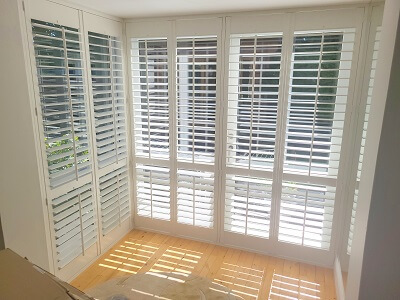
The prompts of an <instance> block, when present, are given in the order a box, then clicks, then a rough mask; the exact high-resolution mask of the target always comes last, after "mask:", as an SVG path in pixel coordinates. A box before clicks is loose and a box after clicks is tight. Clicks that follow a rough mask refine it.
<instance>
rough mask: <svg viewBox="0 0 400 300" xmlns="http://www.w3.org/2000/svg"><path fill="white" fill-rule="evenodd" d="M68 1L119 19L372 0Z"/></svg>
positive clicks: (366, 0) (369, 0)
mask: <svg viewBox="0 0 400 300" xmlns="http://www.w3.org/2000/svg"><path fill="white" fill-rule="evenodd" d="M68 2H71V3H75V4H79V5H80V6H84V7H87V8H91V9H94V10H97V11H100V12H103V13H107V14H110V15H113V16H117V17H121V18H135V17H156V16H177V15H193V14H207V13H221V12H235V11H252V10H260V9H263V10H268V9H277V8H290V7H307V6H322V5H323V6H326V5H340V4H350V3H369V2H371V0H68Z"/></svg>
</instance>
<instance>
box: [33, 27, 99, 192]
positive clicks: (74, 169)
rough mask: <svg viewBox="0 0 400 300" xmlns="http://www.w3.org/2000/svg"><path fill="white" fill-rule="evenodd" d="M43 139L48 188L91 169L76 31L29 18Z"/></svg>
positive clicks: (79, 46) (80, 58) (79, 35)
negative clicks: (48, 181) (30, 20)
mask: <svg viewBox="0 0 400 300" xmlns="http://www.w3.org/2000/svg"><path fill="white" fill-rule="evenodd" d="M32 34H33V45H34V50H35V58H36V70H37V77H38V83H39V94H40V104H41V116H42V121H43V132H44V140H45V141H44V142H45V144H46V155H47V164H48V172H49V180H50V186H51V187H52V188H54V187H57V186H59V185H62V184H65V183H67V182H69V181H72V180H77V179H78V178H80V177H82V176H83V175H85V174H87V173H89V172H90V171H91V161H90V152H89V147H90V143H89V137H88V124H87V122H88V117H87V113H86V94H85V87H84V84H85V82H84V78H83V64H82V50H81V49H82V46H81V34H80V33H79V32H78V30H77V29H75V28H70V27H65V26H60V25H56V24H52V23H48V22H42V21H37V20H32Z"/></svg>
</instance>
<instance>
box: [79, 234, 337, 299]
mask: <svg viewBox="0 0 400 300" xmlns="http://www.w3.org/2000/svg"><path fill="white" fill-rule="evenodd" d="M145 272H174V274H177V275H175V276H180V277H181V278H182V279H184V278H185V277H186V276H187V275H190V274H192V275H199V276H203V277H206V278H208V279H210V280H212V281H213V282H214V283H215V284H220V285H223V286H225V287H227V288H229V289H231V290H232V291H233V292H234V294H235V295H237V296H238V297H239V298H241V299H262V300H264V299H265V300H268V299H271V300H275V299H286V300H287V299H293V300H295V299H299V300H300V299H304V300H308V299H310V300H312V299H321V300H334V299H336V296H335V285H334V279H333V270H331V269H328V268H321V267H317V266H313V265H308V264H303V263H298V262H294V261H290V260H285V259H280V258H276V257H271V256H267V255H261V254H255V253H252V252H247V251H242V250H237V249H231V248H227V247H222V246H218V245H212V244H207V243H202V242H197V241H192V240H186V239H183V238H177V237H172V236H167V235H163V234H158V233H153V232H147V231H141V230H133V231H131V232H130V233H129V234H127V235H126V236H125V237H124V238H123V239H121V241H119V242H118V243H117V244H116V245H114V246H113V247H112V248H111V249H110V250H109V251H107V252H106V253H105V254H104V255H102V256H101V257H100V258H99V259H98V260H97V261H96V262H94V263H93V264H92V265H91V266H90V267H89V268H88V269H86V270H85V271H84V272H83V273H81V274H80V275H79V276H78V277H77V278H75V279H74V280H73V281H72V285H73V286H75V287H77V288H79V289H81V290H83V291H86V290H88V289H90V288H92V287H94V286H96V285H98V284H101V283H103V282H105V281H107V280H110V279H112V278H118V277H123V276H129V275H132V274H137V273H145Z"/></svg>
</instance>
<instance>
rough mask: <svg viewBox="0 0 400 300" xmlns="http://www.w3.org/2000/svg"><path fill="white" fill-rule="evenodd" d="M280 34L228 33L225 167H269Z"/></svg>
mask: <svg viewBox="0 0 400 300" xmlns="http://www.w3.org/2000/svg"><path fill="white" fill-rule="evenodd" d="M281 52H282V34H253V35H232V36H231V39H230V54H229V86H228V124H227V134H228V140H227V143H228V151H227V164H228V166H233V167H240V168H246V169H263V170H272V169H273V163H274V158H275V139H276V123H277V107H278V90H279V76H280V68H281Z"/></svg>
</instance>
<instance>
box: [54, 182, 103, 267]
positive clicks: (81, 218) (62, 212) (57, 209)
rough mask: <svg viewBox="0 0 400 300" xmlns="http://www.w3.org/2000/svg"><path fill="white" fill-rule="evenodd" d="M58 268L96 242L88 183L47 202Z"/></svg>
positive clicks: (91, 198)
mask: <svg viewBox="0 0 400 300" xmlns="http://www.w3.org/2000/svg"><path fill="white" fill-rule="evenodd" d="M51 208H52V215H53V229H54V237H55V247H56V253H57V261H58V267H59V268H60V269H61V268H63V267H64V266H65V265H67V264H68V263H70V262H71V261H72V260H74V259H75V258H76V257H78V256H79V255H81V254H84V253H85V250H86V249H88V248H89V247H90V246H92V245H93V244H94V243H95V242H96V241H97V225H96V216H95V212H94V204H93V190H92V183H88V184H86V185H84V186H82V187H80V188H77V189H74V190H72V191H70V192H68V193H66V194H64V195H62V196H60V197H57V198H54V199H52V200H51Z"/></svg>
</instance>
